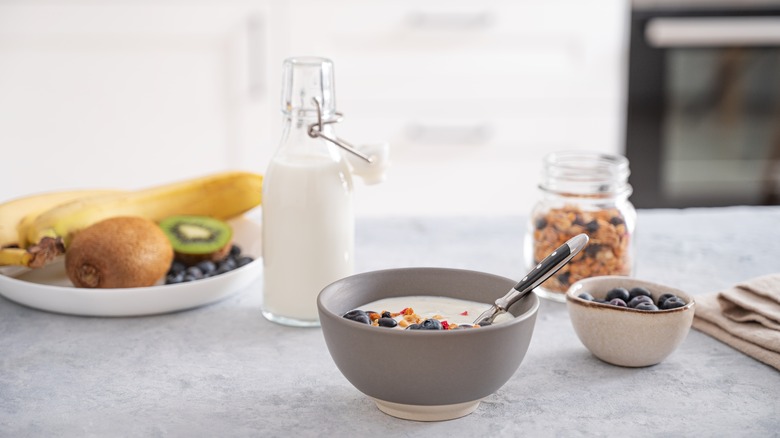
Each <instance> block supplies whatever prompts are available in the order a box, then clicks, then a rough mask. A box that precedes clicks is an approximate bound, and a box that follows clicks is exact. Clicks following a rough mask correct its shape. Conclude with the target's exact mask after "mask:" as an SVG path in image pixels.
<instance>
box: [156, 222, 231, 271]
mask: <svg viewBox="0 0 780 438" xmlns="http://www.w3.org/2000/svg"><path fill="white" fill-rule="evenodd" d="M159 225H160V228H162V230H163V232H164V233H165V235H166V236H167V237H168V240H170V241H171V246H173V251H174V253H175V258H176V260H179V261H181V262H182V263H185V264H187V265H193V264H195V263H198V262H200V261H203V260H212V261H219V260H222V259H224V258H225V257H227V255H228V254H229V253H230V246H231V243H232V242H233V229H232V228H231V227H230V225H229V224H228V223H226V222H223V221H221V220H219V219H215V218H213V217H208V216H187V215H179V216H170V217H167V218H165V219H163V220H162V221H160V224H159Z"/></svg>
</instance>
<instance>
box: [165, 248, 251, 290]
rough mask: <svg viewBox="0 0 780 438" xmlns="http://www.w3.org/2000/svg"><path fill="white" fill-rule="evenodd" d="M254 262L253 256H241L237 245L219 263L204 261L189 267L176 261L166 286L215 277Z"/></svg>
mask: <svg viewBox="0 0 780 438" xmlns="http://www.w3.org/2000/svg"><path fill="white" fill-rule="evenodd" d="M253 260H254V258H252V257H251V256H248V255H243V254H241V247H239V246H238V245H235V244H233V246H231V247H230V253H229V254H228V255H227V257H225V258H224V259H222V260H220V261H219V262H212V261H211V260H204V261H202V262H200V263H198V264H196V265H193V266H187V265H185V264H184V263H182V262H179V261H175V260H174V262H173V263H171V268H170V269H169V270H168V273H167V274H165V284H176V283H184V282H188V281H195V280H200V279H203V278H208V277H214V276H216V275H219V274H224V273H226V272H230V271H232V270H234V269H236V268H240V267H242V266H245V265H248V264H249V263H251V262H252V261H253Z"/></svg>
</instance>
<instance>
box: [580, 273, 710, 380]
mask: <svg viewBox="0 0 780 438" xmlns="http://www.w3.org/2000/svg"><path fill="white" fill-rule="evenodd" d="M636 286H642V287H645V288H647V289H648V290H649V291H650V293H651V294H652V296H653V301H654V302H655V301H657V300H658V297H659V296H661V295H663V294H665V293H672V294H675V295H677V296H678V297H680V298H682V299H683V300H684V301H685V302H686V303H687V304H686V305H685V306H683V307H678V308H676V309H669V310H658V311H647V310H635V309H629V308H626V307H616V306H612V305H609V304H602V303H597V302H595V301H588V300H584V299H582V298H578V297H577V296H578V295H580V294H581V293H583V292H588V293H590V294H591V295H593V297H594V298H596V299H604V298H605V297H606V295H607V292H609V291H610V290H612V289H613V288H616V287H624V288H626V289H629V290H630V289H631V288H632V287H636ZM566 306H567V308H568V310H569V317H570V318H571V323H572V325H573V326H574V331H575V332H577V336H578V337H579V338H580V341H582V343H583V344H584V345H585V347H587V348H588V350H590V352H591V353H593V355H594V356H596V357H598V358H599V359H601V360H603V361H604V362H607V363H611V364H613V365H619V366H624V367H645V366H650V365H655V364H657V363H660V362H661V361H663V360H664V359H666V357H667V356H669V355H670V354H671V353H672V352H673V351H674V350H675V349H677V347H678V346H679V345H680V344H681V343H682V341H683V340H684V339H685V337H686V335H687V334H688V331H689V330H690V328H691V323H692V322H693V311H694V306H695V303H694V300H693V297H691V296H690V295H688V294H686V293H685V292H682V291H680V290H678V289H674V288H672V287H669V286H664V285H661V284H658V283H652V282H649V281H643V280H638V279H636V278H631V277H619V276H605V277H593V278H588V279H585V280H580V281H578V282H576V283H574V284H573V285H572V286H571V287H570V288H569V290H568V291H567V292H566Z"/></svg>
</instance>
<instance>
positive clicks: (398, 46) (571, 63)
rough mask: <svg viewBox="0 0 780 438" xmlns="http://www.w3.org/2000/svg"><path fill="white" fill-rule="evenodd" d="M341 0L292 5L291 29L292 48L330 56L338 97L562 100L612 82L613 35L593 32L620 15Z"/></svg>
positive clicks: (554, 4) (508, 4) (507, 5)
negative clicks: (608, 73)
mask: <svg viewBox="0 0 780 438" xmlns="http://www.w3.org/2000/svg"><path fill="white" fill-rule="evenodd" d="M603 3H605V4H611V3H612V2H603ZM339 4H340V5H341V7H339V8H336V7H333V6H332V4H331V3H328V2H316V1H298V2H294V3H293V4H292V6H291V14H290V15H291V16H292V17H295V19H294V20H292V22H291V28H290V30H289V32H290V40H291V46H290V50H291V53H292V54H296V53H305V54H319V55H323V56H328V57H331V58H332V59H333V60H334V61H335V62H336V68H337V77H338V82H339V84H340V85H339V95H340V96H352V95H361V96H363V97H365V98H381V99H384V98H400V97H405V96H419V97H425V98H432V99H452V98H465V99H474V98H488V99H514V98H529V97H533V96H535V95H537V94H539V93H543V94H544V96H545V97H546V98H553V99H565V98H567V97H568V96H571V95H572V94H574V95H578V94H577V93H581V94H582V95H587V94H588V93H594V94H595V93H599V92H603V91H604V89H606V88H608V87H609V86H610V85H614V84H615V83H616V82H615V80H614V79H616V78H613V77H606V78H605V77H603V72H604V71H605V70H608V69H609V68H610V65H614V67H615V68H614V69H612V71H614V72H616V73H615V74H617V72H618V71H619V68H618V64H617V61H618V59H617V58H616V57H614V56H612V57H605V56H604V51H605V50H606V51H607V52H609V53H610V54H612V55H614V53H613V52H612V46H611V45H609V44H606V45H605V44H604V43H603V41H606V40H611V39H614V40H615V41H619V35H612V34H610V35H608V37H609V38H602V37H600V36H599V33H598V32H594V29H598V26H599V23H600V22H603V21H607V20H613V19H614V20H616V21H615V22H617V20H618V19H619V18H616V17H614V15H613V14H606V15H599V14H600V13H602V12H604V10H603V9H604V8H603V7H595V8H593V7H592V5H581V4H580V2H570V1H551V2H541V3H540V2H527V1H518V2H512V1H495V0H494V1H483V2H462V1H461V2H449V1H416V2H412V1H371V2H361V1H352V0H345V1H342V2H340V3H339ZM615 9H618V10H619V9H620V8H615ZM589 18H593V19H592V20H591V19H589ZM594 26H595V27H594ZM605 28H608V29H616V30H619V28H618V26H611V27H605ZM613 32H614V31H613ZM607 59H608V60H610V62H611V64H608V65H605V62H607V61H606V60H607ZM596 71H597V72H599V73H594V72H596ZM341 84H346V85H341ZM600 84H603V86H602V87H601V88H602V89H598V88H599V85H600ZM594 85H596V87H595V88H596V89H594ZM356 90H360V91H356ZM353 93H354V94H353Z"/></svg>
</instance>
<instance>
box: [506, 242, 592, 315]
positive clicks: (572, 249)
mask: <svg viewBox="0 0 780 438" xmlns="http://www.w3.org/2000/svg"><path fill="white" fill-rule="evenodd" d="M587 244H588V235H587V234H579V235H576V236H574V237H572V238H571V239H569V240H567V241H566V243H564V244H563V245H561V246H559V247H558V249H556V250H555V251H553V252H552V253H550V254H549V255H548V256H547V257H545V258H544V260H542V261H541V262H539V264H538V265H536V267H535V268H534V269H532V270H531V272H529V273H528V274H526V275H525V277H523V279H522V280H520V281H519V282H518V283H517V284H516V285H515V287H514V290H515V291H517V292H518V293H524V292H527V291H531V290H532V289H534V288H536V287H537V286H539V285H540V284H542V283H544V281H545V280H547V279H548V278H550V277H552V276H553V274H555V273H556V272H558V270H559V269H561V268H562V267H563V266H564V265H565V264H566V263H568V262H569V260H571V259H572V257H574V256H576V255H577V254H578V253H579V252H580V251H581V250H582V248H585V245H587ZM511 298H512V297H511V296H506V297H504V298H503V299H506V300H507V301H509V305H510V306H511V305H512V304H514V300H512V299H511ZM507 307H508V306H507ZM505 309H506V308H505Z"/></svg>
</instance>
